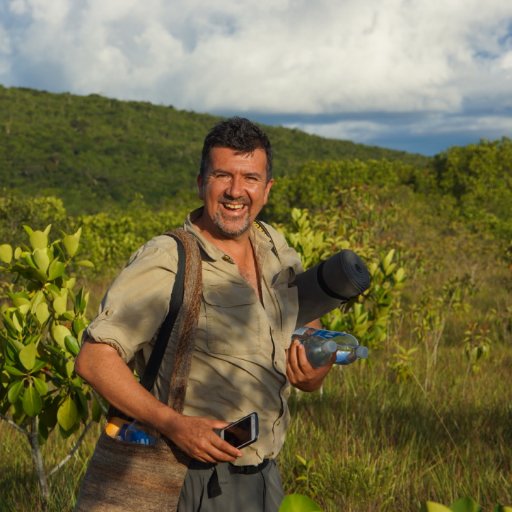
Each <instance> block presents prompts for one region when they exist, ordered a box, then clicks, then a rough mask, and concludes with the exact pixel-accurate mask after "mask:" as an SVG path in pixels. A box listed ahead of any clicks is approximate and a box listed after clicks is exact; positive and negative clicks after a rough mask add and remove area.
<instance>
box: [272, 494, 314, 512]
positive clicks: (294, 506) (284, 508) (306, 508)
mask: <svg viewBox="0 0 512 512" xmlns="http://www.w3.org/2000/svg"><path fill="white" fill-rule="evenodd" d="M279 512H321V509H320V506H319V505H318V504H317V503H315V502H314V501H313V500H312V499H311V498H308V497H307V496H303V495H302V494H289V495H288V496H286V497H285V498H284V500H283V501H282V502H281V506H280V507H279Z"/></svg>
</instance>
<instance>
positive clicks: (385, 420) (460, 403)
mask: <svg viewBox="0 0 512 512" xmlns="http://www.w3.org/2000/svg"><path fill="white" fill-rule="evenodd" d="M371 357H372V360H373V362H372V363H371V364H368V365H359V367H358V368H356V367H347V368H343V369H341V368H337V369H335V370H334V371H332V372H331V375H330V376H329V378H328V380H327V382H326V385H325V387H324V391H323V394H318V393H317V394H314V395H310V396H308V395H305V394H300V395H295V396H294V398H293V399H292V401H291V408H292V411H293V416H294V421H293V424H292V429H291V432H290V435H289V436H288V440H287V443H286V445H285V449H284V451H283V452H282V454H281V457H280V464H281V469H282V473H283V476H284V481H285V485H286V490H287V491H288V492H296V491H299V492H303V493H305V494H308V495H309V496H310V497H312V498H314V499H315V500H317V501H318V502H319V503H320V504H321V505H322V506H323V508H324V510H325V511H332V512H334V511H340V510H343V511H347V512H350V511H353V512H356V511H357V512H365V511H368V512H370V511H382V512H384V511H401V512H407V511H418V510H419V509H420V505H421V503H422V502H424V501H427V500H433V501H439V502H443V503H450V502H452V501H454V500H455V499H456V498H457V497H461V496H472V497H474V498H475V499H476V500H477V501H479V502H480V503H481V504H482V505H483V506H484V510H491V507H492V506H494V505H495V504H496V503H498V502H500V503H502V504H504V503H508V504H510V503H512V451H511V450H510V446H511V444H512V404H511V403H510V396H511V395H510V384H509V375H510V364H511V357H510V353H509V349H508V348H507V347H504V346H501V347H493V351H492V353H491V356H490V358H489V359H488V360H486V361H485V362H484V363H482V367H481V371H480V372H478V373H477V374H472V375H471V376H470V378H469V382H466V383H465V382H464V372H465V361H464V355H463V352H462V349H461V348H460V347H450V348H446V347H445V348H443V349H442V350H441V352H440V358H439V364H438V367H437V372H436V375H435V380H434V383H433V386H432V387H431V389H430V390H429V392H428V393H427V392H426V391H425V390H424V388H423V386H422V384H421V381H422V373H423V372H424V368H425V360H424V357H422V355H418V359H417V361H415V364H414V375H413V376H412V377H411V379H410V380H409V381H407V382H404V383H401V384H398V383H395V382H394V380H393V378H392V375H390V373H389V370H388V368H387V366H386V359H387V354H385V353H383V352H382V353H374V354H372V356H371ZM297 455H300V457H301V458H302V460H300V459H299V458H298V457H297Z"/></svg>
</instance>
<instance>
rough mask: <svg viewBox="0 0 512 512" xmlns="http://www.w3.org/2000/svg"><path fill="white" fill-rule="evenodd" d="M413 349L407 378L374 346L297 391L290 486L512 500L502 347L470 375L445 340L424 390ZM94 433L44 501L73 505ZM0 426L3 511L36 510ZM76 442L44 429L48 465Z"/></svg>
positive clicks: (356, 493)
mask: <svg viewBox="0 0 512 512" xmlns="http://www.w3.org/2000/svg"><path fill="white" fill-rule="evenodd" d="M417 354H418V356H417V358H416V359H415V361H414V365H413V371H414V375H413V377H412V378H411V379H410V380H409V381H406V382H403V383H401V384H398V383H396V382H395V381H394V378H393V375H392V373H391V372H390V370H389V368H388V366H387V362H388V361H389V360H390V356H391V353H390V352H389V353H388V352H387V351H380V352H374V353H372V354H371V360H370V363H369V364H364V363H356V364H355V365H352V366H349V367H346V368H335V369H333V371H332V372H331V374H330V375H329V377H328V379H327V381H326V383H325V385H324V388H323V393H322V394H321V393H319V392H316V393H313V394H305V393H301V394H300V395H299V394H294V395H293V396H292V398H291V402H290V405H291V411H292V416H293V419H292V425H291V430H290V432H289V435H288V438H287V441H286V444H285V448H284V450H283V452H282V453H281V455H280V459H279V463H280V468H281V472H282V475H283V480H284V485H285V489H286V491H287V492H288V493H291V492H301V493H304V494H307V495H308V496H310V497H312V498H314V499H315V500H316V501H318V502H319V503H320V504H321V506H322V507H323V509H324V510H325V511H326V512H335V511H336V512H339V511H341V510H343V511H346V512H366V511H368V512H370V511H379V512H381V511H382V512H385V511H400V512H407V511H419V509H420V504H421V503H422V502H424V501H426V500H434V501H439V502H444V503H449V502H451V501H454V500H455V499H456V498H457V497H461V496H472V497H473V498H475V499H476V500H477V501H479V502H480V503H481V504H482V505H483V506H484V510H491V507H492V506H493V505H494V504H496V503H498V502H500V503H502V504H505V503H508V504H511V503H512V450H511V446H512V404H511V402H510V397H511V393H510V383H509V382H510V377H509V375H510V367H511V364H512V357H511V355H510V351H509V348H508V347H506V346H503V345H497V346H493V347H492V351H491V354H490V357H489V358H488V359H487V360H485V361H483V362H482V364H481V367H480V371H479V372H478V373H475V374H471V375H470V377H469V379H468V380H467V381H466V382H465V371H466V366H465V360H464V354H463V351H462V348H461V347H442V348H441V349H440V357H439V363H438V366H437V368H436V373H435V378H434V381H433V384H432V386H431V388H430V390H429V392H428V393H426V392H425V391H424V389H423V388H422V384H421V382H422V380H423V373H424V371H425V360H424V356H423V354H421V353H420V352H418V353H417ZM98 432H99V429H96V430H95V431H93V432H90V433H89V434H88V436H87V439H86V442H85V443H84V445H83V447H82V449H81V450H79V451H78V453H77V454H76V456H75V457H74V458H73V459H72V460H71V461H70V462H69V463H68V464H67V465H66V466H64V468H63V469H61V470H60V472H58V473H57V474H56V475H55V476H53V477H52V479H51V480H50V485H51V491H52V502H51V504H50V507H49V509H48V510H49V511H55V512H57V511H59V512H65V511H70V510H72V509H73V505H74V502H75V495H76V492H77V489H78V486H79V481H80V479H81V477H82V476H83V474H84V470H85V465H86V462H87V459H88V457H89V456H90V454H91V453H92V449H93V446H94V441H95V439H96V437H97V435H98ZM0 437H1V440H2V442H1V443H0V511H2V512H7V511H9V512H10V511H13V512H14V511H16V512H25V511H27V512H28V511H38V510H42V508H41V500H40V497H39V494H38V490H37V483H36V480H35V478H34V476H33V475H32V470H31V461H30V455H29V451H28V447H27V445H26V443H25V441H24V439H23V438H22V436H21V435H20V434H18V433H17V432H15V431H14V430H13V429H12V428H10V427H9V426H8V425H6V424H0ZM72 441H73V440H72V439H69V440H68V441H66V442H63V441H61V440H59V439H58V438H57V437H56V436H54V437H51V438H50V440H49V442H48V444H47V446H45V458H46V462H47V464H48V466H53V465H54V464H55V463H57V462H58V461H59V460H60V459H61V458H62V457H63V456H64V455H65V453H66V450H67V449H68V448H69V447H70V446H71V444H72ZM298 456H299V457H298ZM300 457H302V459H300ZM113 471H115V468H113ZM127 494H128V495H129V492H128V490H127Z"/></svg>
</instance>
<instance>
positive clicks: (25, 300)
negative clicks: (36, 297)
mask: <svg viewBox="0 0 512 512" xmlns="http://www.w3.org/2000/svg"><path fill="white" fill-rule="evenodd" d="M9 297H10V299H11V300H12V303H13V304H14V305H15V306H16V307H17V308H19V307H20V306H23V305H25V304H30V297H29V295H28V293H25V292H18V293H10V294H9Z"/></svg>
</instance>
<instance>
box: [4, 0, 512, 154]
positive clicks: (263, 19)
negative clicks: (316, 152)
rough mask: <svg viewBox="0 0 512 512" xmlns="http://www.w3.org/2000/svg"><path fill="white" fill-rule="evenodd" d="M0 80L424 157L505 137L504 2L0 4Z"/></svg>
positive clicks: (85, 0) (507, 48) (508, 41)
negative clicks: (241, 119) (245, 120)
mask: <svg viewBox="0 0 512 512" xmlns="http://www.w3.org/2000/svg"><path fill="white" fill-rule="evenodd" d="M0 84H2V85H4V86H6V87H30V88H34V89H39V90H46V91H50V92H70V93H74V94H80V95H87V94H92V93H95V94H101V95H103V96H108V97H113V98H118V99H126V100H143V101H149V102H152V103H155V104H159V105H173V106H174V107H176V108H178V109H187V110H193V111H196V112H201V113H212V114H219V115H232V114H237V115H244V116H246V117H249V118H250V119H253V120H255V121H257V122H261V123H267V124H273V125H280V126H287V127H294V128H298V129H301V130H304V131H306V132H308V133H315V134H319V135H322V136H325V137H329V138H337V139H345V140H352V141H354V142H360V143H363V144H370V145H376V146H382V147H387V148H393V149H400V150H405V151H410V152H416V153H423V154H427V155H431V154H436V153H439V152H442V151H444V150H445V149H447V148H448V147H450V146H453V145H466V144H470V143H474V142H478V141H479V140H481V139H490V140H494V139H499V138H501V137H503V136H508V137H511V136H512V0H486V1H485V2H482V1H481V0H478V1H477V0H215V1H212V0H0Z"/></svg>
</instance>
